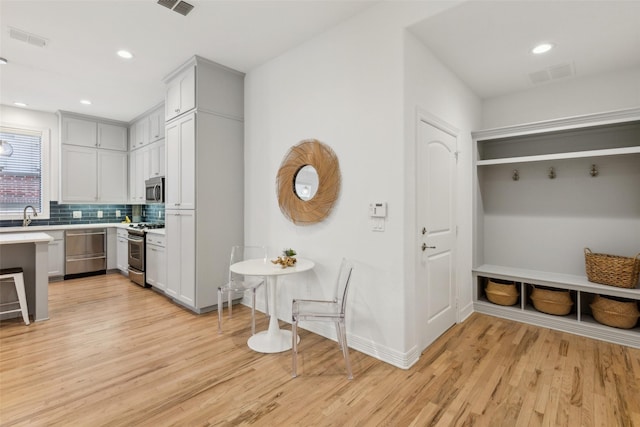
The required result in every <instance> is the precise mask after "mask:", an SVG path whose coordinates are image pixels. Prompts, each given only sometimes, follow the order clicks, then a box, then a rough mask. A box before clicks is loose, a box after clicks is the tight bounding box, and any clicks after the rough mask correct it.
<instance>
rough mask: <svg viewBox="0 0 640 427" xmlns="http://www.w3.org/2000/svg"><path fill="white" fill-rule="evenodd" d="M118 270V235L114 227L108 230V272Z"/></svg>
mask: <svg viewBox="0 0 640 427" xmlns="http://www.w3.org/2000/svg"><path fill="white" fill-rule="evenodd" d="M116 268H118V233H117V232H116V229H115V228H113V227H109V228H107V270H115V269H116Z"/></svg>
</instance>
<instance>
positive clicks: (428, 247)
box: [422, 243, 436, 252]
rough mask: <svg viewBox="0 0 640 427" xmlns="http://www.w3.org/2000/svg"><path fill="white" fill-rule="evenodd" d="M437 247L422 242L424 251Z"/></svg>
mask: <svg viewBox="0 0 640 427" xmlns="http://www.w3.org/2000/svg"><path fill="white" fill-rule="evenodd" d="M435 248H436V247H435V246H427V244H426V243H423V244H422V252H424V251H425V250H427V249H435Z"/></svg>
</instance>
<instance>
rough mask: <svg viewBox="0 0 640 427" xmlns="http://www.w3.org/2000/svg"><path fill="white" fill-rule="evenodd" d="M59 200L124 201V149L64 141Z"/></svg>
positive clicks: (125, 197)
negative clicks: (100, 147)
mask: <svg viewBox="0 0 640 427" xmlns="http://www.w3.org/2000/svg"><path fill="white" fill-rule="evenodd" d="M61 150H62V151H61V163H62V168H61V171H60V175H61V199H62V200H61V202H62V203H95V202H101V203H126V201H127V153H124V152H119V151H109V150H98V149H95V148H88V147H80V146H74V145H63V146H62V149H61Z"/></svg>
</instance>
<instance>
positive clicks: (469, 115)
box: [404, 32, 481, 352]
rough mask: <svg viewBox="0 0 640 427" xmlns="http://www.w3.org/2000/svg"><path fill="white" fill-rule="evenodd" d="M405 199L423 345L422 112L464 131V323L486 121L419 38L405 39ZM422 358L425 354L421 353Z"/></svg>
mask: <svg viewBox="0 0 640 427" xmlns="http://www.w3.org/2000/svg"><path fill="white" fill-rule="evenodd" d="M404 63H405V82H404V86H405V107H404V108H405V143H406V147H407V149H406V152H405V172H406V175H405V178H406V182H405V194H407V195H408V197H407V199H406V212H405V216H406V227H405V231H406V239H405V243H406V250H405V252H406V253H407V257H406V260H407V262H406V268H405V270H406V271H407V272H408V274H407V277H406V278H405V283H406V284H407V287H408V295H407V299H406V301H407V307H408V308H409V309H410V308H412V305H413V306H414V307H413V308H415V311H416V315H415V316H414V319H415V322H413V323H409V324H408V325H407V326H408V329H409V336H410V337H413V341H414V342H415V343H416V344H417V343H418V342H420V340H419V336H420V329H421V327H422V326H421V325H422V324H424V323H423V322H424V319H422V318H421V316H420V313H421V311H423V310H421V307H423V306H424V305H425V304H426V301H421V300H420V298H419V297H418V295H419V292H418V290H414V289H412V288H411V284H413V283H414V282H415V277H414V274H413V271H414V266H415V265H416V262H417V259H416V257H414V255H417V252H416V250H415V249H416V248H417V239H416V236H417V235H418V229H417V228H416V226H415V224H416V223H417V219H416V215H415V213H416V206H415V200H416V199H415V197H412V196H411V195H414V194H415V191H416V189H415V181H416V179H415V177H416V169H415V166H416V165H415V160H414V159H415V152H416V145H415V142H416V117H417V114H416V111H417V109H420V110H421V111H423V112H426V113H427V114H428V115H430V116H435V117H436V118H437V119H438V121H440V122H445V123H447V124H448V125H449V126H450V127H453V128H454V129H456V130H457V131H458V138H457V143H458V146H457V149H458V152H459V156H458V169H457V172H458V175H457V189H456V191H457V199H456V208H457V216H458V217H457V225H458V239H457V253H456V257H457V259H456V261H457V266H456V282H457V285H458V289H457V294H458V306H459V309H460V311H461V315H460V318H461V320H462V319H464V318H465V317H466V316H468V315H469V314H471V312H472V310H473V308H472V297H473V295H472V287H471V267H472V246H471V242H472V211H473V209H472V191H471V189H472V160H473V157H472V152H473V151H472V139H471V131H472V130H476V129H478V127H479V125H480V118H481V101H480V99H479V98H478V97H477V96H476V95H475V94H474V93H473V92H472V91H471V90H470V89H469V88H468V87H467V86H466V85H465V84H464V83H463V82H461V81H460V80H459V79H458V78H457V77H456V76H455V75H454V74H453V73H452V72H451V71H449V69H447V68H446V67H444V66H443V65H442V64H441V63H440V62H439V60H438V59H437V58H436V57H435V56H434V55H433V54H432V53H431V52H430V51H429V49H428V48H427V47H426V46H424V45H423V44H422V43H421V42H420V41H419V40H418V39H417V38H416V37H415V36H414V35H413V34H411V33H410V32H406V34H405V57H404ZM416 350H417V351H418V352H420V351H422V350H423V349H422V348H418V349H416Z"/></svg>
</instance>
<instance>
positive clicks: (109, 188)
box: [97, 151, 127, 203]
mask: <svg viewBox="0 0 640 427" xmlns="http://www.w3.org/2000/svg"><path fill="white" fill-rule="evenodd" d="M97 200H98V201H99V202H103V203H104V202H108V203H126V201H127V153H121V152H117V151H98V198H97Z"/></svg>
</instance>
